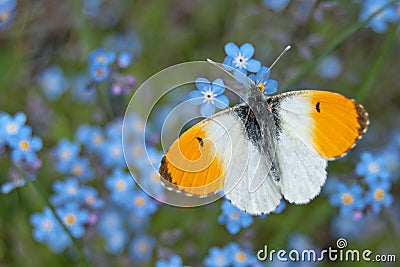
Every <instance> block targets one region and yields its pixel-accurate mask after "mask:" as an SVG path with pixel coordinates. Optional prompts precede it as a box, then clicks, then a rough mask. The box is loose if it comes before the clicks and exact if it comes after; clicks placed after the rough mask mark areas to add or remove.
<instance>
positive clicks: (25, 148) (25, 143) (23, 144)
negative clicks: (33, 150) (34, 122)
mask: <svg viewBox="0 0 400 267" xmlns="http://www.w3.org/2000/svg"><path fill="white" fill-rule="evenodd" d="M19 147H20V148H21V150H22V151H28V150H29V142H28V141H26V140H22V141H21V142H19Z"/></svg>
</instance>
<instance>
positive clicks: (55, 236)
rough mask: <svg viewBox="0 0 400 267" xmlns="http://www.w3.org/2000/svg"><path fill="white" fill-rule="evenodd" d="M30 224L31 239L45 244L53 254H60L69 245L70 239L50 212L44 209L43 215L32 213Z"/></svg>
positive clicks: (46, 208)
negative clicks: (31, 227) (31, 228)
mask: <svg viewBox="0 0 400 267" xmlns="http://www.w3.org/2000/svg"><path fill="white" fill-rule="evenodd" d="M29 220H30V223H31V225H32V226H33V228H34V229H33V232H32V235H33V238H34V239H35V240H36V241H37V242H41V243H45V244H46V245H47V246H49V247H50V249H51V250H53V251H54V252H61V251H63V250H64V249H65V248H66V247H69V246H70V245H71V243H72V242H71V241H72V240H71V239H70V238H69V236H68V235H67V233H66V232H65V231H64V229H63V228H62V226H61V225H60V223H59V222H58V221H57V219H56V218H55V216H54V214H53V213H52V212H51V210H50V208H48V207H45V208H44V209H43V213H34V214H32V215H31V216H30V219H29Z"/></svg>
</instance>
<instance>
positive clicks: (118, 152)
mask: <svg viewBox="0 0 400 267" xmlns="http://www.w3.org/2000/svg"><path fill="white" fill-rule="evenodd" d="M112 154H113V156H114V157H118V156H120V155H121V149H120V148H119V147H118V146H115V147H113V149H112Z"/></svg>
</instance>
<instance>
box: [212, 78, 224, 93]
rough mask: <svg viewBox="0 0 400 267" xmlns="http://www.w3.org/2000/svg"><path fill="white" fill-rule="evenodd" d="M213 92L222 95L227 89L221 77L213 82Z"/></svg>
mask: <svg viewBox="0 0 400 267" xmlns="http://www.w3.org/2000/svg"><path fill="white" fill-rule="evenodd" d="M211 88H212V92H213V93H214V94H216V95H220V94H222V93H223V92H224V91H225V84H224V81H223V80H222V79H221V78H218V79H216V80H215V81H213V83H212V84H211Z"/></svg>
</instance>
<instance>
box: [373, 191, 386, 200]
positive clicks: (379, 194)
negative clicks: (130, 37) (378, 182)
mask: <svg viewBox="0 0 400 267" xmlns="http://www.w3.org/2000/svg"><path fill="white" fill-rule="evenodd" d="M374 197H375V199H376V200H378V201H382V200H383V198H384V197H385V192H384V191H383V190H382V188H378V189H376V190H375V192H374Z"/></svg>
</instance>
